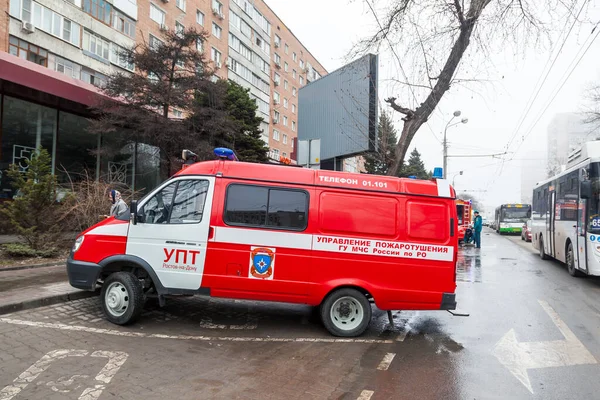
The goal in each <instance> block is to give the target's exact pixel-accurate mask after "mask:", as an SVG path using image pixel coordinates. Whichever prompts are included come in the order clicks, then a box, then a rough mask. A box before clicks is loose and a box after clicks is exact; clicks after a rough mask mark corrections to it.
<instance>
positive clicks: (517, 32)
mask: <svg viewBox="0 0 600 400" xmlns="http://www.w3.org/2000/svg"><path fill="white" fill-rule="evenodd" d="M363 1H364V2H365V3H366V4H367V5H368V7H369V8H370V10H371V12H372V13H373V15H374V16H375V19H376V21H377V25H378V28H377V30H376V32H375V34H374V35H372V36H370V37H368V38H367V39H364V40H362V41H360V42H359V43H358V44H357V45H356V46H355V48H354V50H353V51H352V54H351V55H359V54H362V53H364V52H366V51H371V50H373V49H378V48H379V47H380V46H382V45H383V46H388V47H389V48H390V50H391V52H392V54H393V56H394V57H395V59H396V61H397V62H398V67H399V71H400V72H401V75H402V77H401V79H397V82H399V83H401V84H403V85H404V87H405V88H407V89H408V92H407V93H406V94H405V96H404V97H403V98H401V99H398V98H397V97H390V98H388V99H386V100H385V101H386V102H387V103H388V104H389V106H390V107H391V108H392V109H393V110H395V111H397V112H399V113H401V114H403V115H404V117H403V118H402V120H403V121H404V124H403V127H402V132H401V135H400V139H399V141H398V145H397V146H396V157H395V163H394V164H393V165H392V167H391V168H390V169H389V170H388V175H396V174H397V172H398V169H399V168H400V167H401V166H402V165H403V163H404V159H405V157H406V153H407V150H408V148H409V146H410V143H411V141H412V139H413V138H414V136H415V134H416V133H417V132H418V130H419V128H421V126H422V125H423V124H425V123H426V122H427V120H428V119H429V117H430V116H431V114H432V113H433V112H434V110H435V109H436V107H437V106H438V104H439V102H440V100H441V99H442V97H443V96H444V94H445V93H446V92H447V91H448V90H449V89H450V88H451V86H452V85H453V84H455V83H459V82H465V81H472V80H476V79H477V77H474V78H468V79H465V78H461V77H458V76H457V72H458V70H459V66H460V65H461V61H462V60H463V58H467V59H470V60H471V61H475V60H477V59H478V60H479V61H480V62H482V63H484V64H485V63H486V62H488V61H489V60H488V59H489V55H490V53H491V50H492V47H493V48H494V49H505V48H506V46H507V45H508V44H510V45H512V46H513V47H514V48H515V49H516V50H517V51H522V50H524V49H526V48H528V47H529V46H531V45H540V44H542V43H545V42H547V41H548V40H549V39H550V37H551V28H552V26H554V24H555V23H556V22H557V21H559V20H560V18H562V22H563V23H564V21H565V20H568V19H567V17H569V18H570V17H571V14H572V9H573V7H574V5H575V3H576V2H575V0H451V1H449V0H444V1H441V0H424V1H415V0H385V3H386V4H388V5H387V7H386V11H385V17H383V18H381V19H379V16H378V11H377V10H376V6H378V5H379V6H381V5H382V3H384V0H363ZM472 40H473V41H474V43H475V45H472V44H471V42H472ZM401 56H402V57H401ZM402 58H403V59H404V61H406V62H405V63H404V65H403V60H402ZM407 70H408V72H409V73H407ZM468 72H473V71H468ZM419 98H421V99H424V100H422V101H421V100H419Z"/></svg>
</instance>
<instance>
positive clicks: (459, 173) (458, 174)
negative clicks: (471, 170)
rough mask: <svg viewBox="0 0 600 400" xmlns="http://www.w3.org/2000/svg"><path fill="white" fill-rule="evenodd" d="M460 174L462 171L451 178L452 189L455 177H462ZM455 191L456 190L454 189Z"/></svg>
mask: <svg viewBox="0 0 600 400" xmlns="http://www.w3.org/2000/svg"><path fill="white" fill-rule="evenodd" d="M462 174H463V171H460V172H459V173H458V174H455V175H454V176H453V177H452V187H454V180H455V179H456V177H457V176H459V175H462ZM455 190H456V189H455Z"/></svg>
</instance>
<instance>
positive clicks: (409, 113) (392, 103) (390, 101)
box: [385, 97, 415, 121]
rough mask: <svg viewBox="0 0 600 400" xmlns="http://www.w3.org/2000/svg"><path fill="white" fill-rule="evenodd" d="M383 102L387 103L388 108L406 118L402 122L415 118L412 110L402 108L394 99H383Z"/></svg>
mask: <svg viewBox="0 0 600 400" xmlns="http://www.w3.org/2000/svg"><path fill="white" fill-rule="evenodd" d="M385 102H386V103H388V104H389V105H390V107H392V108H393V109H394V110H396V111H398V112H399V113H401V114H404V115H406V117H404V118H402V120H403V121H408V120H411V119H413V117H414V116H415V112H414V111H413V110H411V109H410V108H406V107H402V106H401V105H399V104H398V103H396V98H395V97H389V98H387V99H385Z"/></svg>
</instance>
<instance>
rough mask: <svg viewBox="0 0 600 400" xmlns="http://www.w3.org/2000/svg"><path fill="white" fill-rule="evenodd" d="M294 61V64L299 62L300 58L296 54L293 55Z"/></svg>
mask: <svg viewBox="0 0 600 400" xmlns="http://www.w3.org/2000/svg"><path fill="white" fill-rule="evenodd" d="M292 59H293V60H294V62H296V61H298V56H296V53H292Z"/></svg>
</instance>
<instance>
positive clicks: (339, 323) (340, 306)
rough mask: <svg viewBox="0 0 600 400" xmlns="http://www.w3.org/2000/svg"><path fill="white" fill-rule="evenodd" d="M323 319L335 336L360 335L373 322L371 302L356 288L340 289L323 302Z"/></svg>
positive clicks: (326, 326)
mask: <svg viewBox="0 0 600 400" xmlns="http://www.w3.org/2000/svg"><path fill="white" fill-rule="evenodd" d="M321 320H322V321H323V325H325V328H327V330H328V331H329V333H331V334H332V335H334V336H342V337H355V336H360V335H362V334H363V332H364V331H365V330H366V329H367V327H368V326H369V323H370V322H371V304H369V301H368V300H367V297H366V296H365V295H364V294H362V293H361V292H359V291H358V290H356V289H350V288H345V289H339V290H336V291H335V292H333V293H331V294H330V295H329V296H327V298H326V299H325V301H324V302H323V304H322V306H321Z"/></svg>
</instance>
